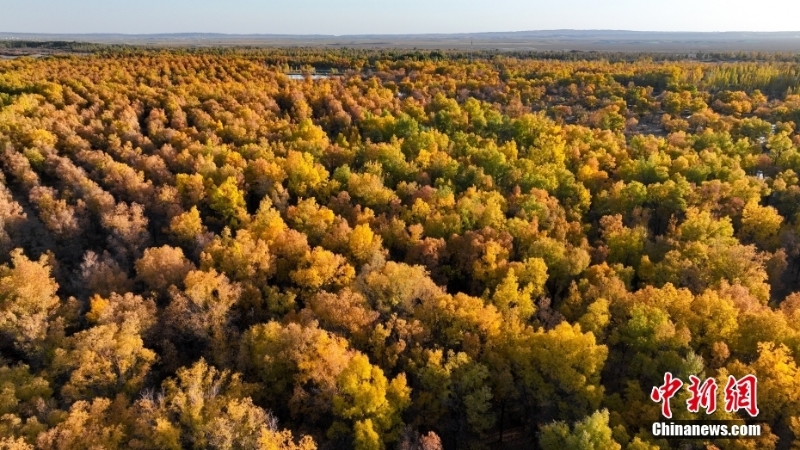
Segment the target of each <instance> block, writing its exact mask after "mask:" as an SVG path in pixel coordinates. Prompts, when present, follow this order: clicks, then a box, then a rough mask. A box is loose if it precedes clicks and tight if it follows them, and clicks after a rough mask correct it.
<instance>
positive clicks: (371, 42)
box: [0, 30, 800, 53]
mask: <svg viewBox="0 0 800 450" xmlns="http://www.w3.org/2000/svg"><path fill="white" fill-rule="evenodd" d="M3 40H6V41H7V40H25V41H76V42H89V43H98V44H132V45H153V46H199V47H205V46H238V45H249V46H324V47H328V48H330V47H358V48H369V47H377V48H392V47H397V48H461V49H463V48H475V49H492V50H509V51H511V50H538V51H550V50H557V51H562V50H578V51H647V52H692V51H725V52H730V51H770V52H773V51H779V52H792V53H794V52H800V32H794V31H787V32H773V33H765V32H719V33H709V32H662V31H625V30H538V31H516V32H488V33H458V34H391V35H384V34H366V35H341V36H335V35H322V34H319V35H286V34H220V33H174V34H37V33H0V42H2V41H3Z"/></svg>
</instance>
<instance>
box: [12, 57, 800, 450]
mask: <svg viewBox="0 0 800 450" xmlns="http://www.w3.org/2000/svg"><path fill="white" fill-rule="evenodd" d="M573 59H574V58H573ZM290 65H291V66H298V65H305V68H306V69H308V68H309V67H311V65H317V66H320V67H322V66H325V67H327V68H330V67H335V68H337V70H336V71H335V73H334V75H332V76H330V77H327V78H321V79H312V78H311V77H306V78H304V79H300V80H298V79H293V78H290V77H288V76H287V75H286V73H285V72H286V69H287V68H288V67H289V66H290ZM798 88H800V67H798V65H797V63H795V62H779V61H771V62H764V63H763V64H753V63H749V62H728V63H722V62H701V61H697V60H674V61H669V60H665V61H654V60H653V59H647V58H643V59H638V60H635V61H629V62H623V61H620V62H609V60H607V59H604V58H602V57H596V58H592V59H574V60H567V59H564V60H557V59H537V58H531V57H528V58H526V57H510V56H503V55H501V54H480V55H478V56H477V57H474V58H473V57H471V56H463V57H462V56H459V55H455V54H454V55H448V54H447V53H438V52H436V53H435V54H434V53H424V52H416V53H409V54H402V53H401V52H382V53H380V52H377V51H375V52H371V51H348V50H342V51H330V52H323V51H317V50H270V51H252V52H244V51H242V52H234V51H231V52H212V51H206V52H188V51H182V52H177V51H163V52H155V51H150V52H129V53H120V52H106V53H100V54H95V55H89V56H67V57H49V58H44V59H40V60H34V59H30V58H21V59H17V60H13V61H4V62H1V63H0V168H1V169H2V176H0V449H6V448H7V449H34V448H35V449H43V450H49V449H54V450H55V449H58V450H62V449H64V450H66V449H87V448H91V449H101V448H102V449H116V448H120V449H121V448H134V449H162V448H163V449H183V448H187V449H205V448H218V449H265V450H288V449H292V450H295V449H297V450H310V449H313V448H320V449H336V448H356V449H359V450H367V449H376V450H377V449H390V448H398V449H404V450H412V449H426V450H434V449H441V448H448V449H449V448H453V449H455V448H492V447H494V448H501V447H499V446H500V445H501V443H503V445H505V444H507V445H518V446H521V447H519V448H531V447H533V448H543V449H566V448H582V449H623V448H624V449H656V448H670V447H671V446H677V445H684V444H685V443H680V442H678V441H671V442H668V441H665V440H658V439H656V438H654V437H653V436H652V435H651V434H650V433H649V426H650V424H651V423H652V422H653V421H654V420H657V419H659V417H660V405H659V404H657V403H654V402H653V401H651V400H650V399H649V393H650V391H651V389H652V387H653V386H657V385H658V384H659V383H660V382H661V380H662V379H663V376H664V373H665V372H668V371H669V372H672V373H674V374H676V376H680V377H682V378H683V379H687V380H688V377H689V376H690V375H695V376H697V377H699V378H701V379H706V378H709V377H713V378H715V379H717V380H725V379H727V377H728V375H734V376H739V377H740V376H743V375H746V374H754V375H756V376H757V377H758V380H759V388H760V389H761V391H760V392H759V408H760V410H761V415H760V416H759V420H761V421H762V422H763V423H765V424H766V425H767V429H766V430H765V434H764V436H762V437H761V438H760V439H757V440H741V441H717V442H710V441H709V442H707V443H704V442H702V441H696V442H694V444H692V445H697V446H698V447H695V448H716V447H705V446H706V445H709V446H711V445H716V446H718V447H719V448H741V449H748V448H790V447H791V448H794V447H792V446H798V445H800V397H799V396H800V369H798V367H797V361H798V358H800V294H797V293H793V292H794V291H796V290H800V281H799V280H800V279H799V278H798V274H800V215H798V213H800V175H798V174H800V136H799V135H798V134H797V132H796V130H795V127H796V122H797V121H798V120H799V119H800V96H798V95H796V94H795V92H796V90H797V89H798ZM798 92H800V91H798ZM686 395H688V394H686V393H681V394H679V395H678V396H677V397H676V400H673V401H674V402H676V403H675V405H678V403H680V402H683V403H684V404H685V400H686V398H685V396H686ZM673 409H674V411H675V416H676V418H678V419H690V418H694V417H695V416H693V415H692V414H690V413H688V412H687V411H686V409H685V408H684V407H682V406H680V407H679V406H674V408H673ZM712 418H714V419H731V418H733V415H732V414H729V413H725V412H724V410H721V411H717V412H716V413H715V414H714V415H713V417H712ZM509 439H511V441H512V443H511V444H509ZM504 441H505V442H504ZM513 442H516V444H514V443H513ZM699 446H702V447H699ZM509 448H517V447H509ZM681 448H684V447H681Z"/></svg>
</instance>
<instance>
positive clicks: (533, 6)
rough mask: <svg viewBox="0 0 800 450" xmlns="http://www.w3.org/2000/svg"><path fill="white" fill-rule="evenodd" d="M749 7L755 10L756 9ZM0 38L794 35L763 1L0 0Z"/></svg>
mask: <svg viewBox="0 0 800 450" xmlns="http://www.w3.org/2000/svg"><path fill="white" fill-rule="evenodd" d="M756 6H757V7H756ZM0 10H2V11H3V14H2V15H0V32H9V33H53V34H90V33H120V34H168V33H224V34H294V35H310V34H322V35H337V36H340V35H365V34H449V33H482V32H514V31H528V30H595V31H597V30H626V31H653V32H670V31H675V32H714V31H716V32H723V31H762V32H774V31H797V30H798V29H799V28H800V27H798V25H797V22H796V20H795V17H796V16H797V14H798V13H800V2H798V3H794V2H792V3H790V2H785V1H783V0H762V1H760V2H758V3H757V5H756V4H754V2H752V1H746V0H728V1H726V0H673V1H671V2H669V3H667V4H666V5H665V4H664V2H661V1H657V0H638V1H637V0H618V1H615V2H613V4H600V2H597V1H592V0H562V1H560V2H557V3H556V2H551V1H542V0H528V1H525V0H494V1H491V2H490V1H485V0H461V1H457V0H429V1H425V0H405V1H399V0H388V1H384V2H381V4H380V5H378V4H376V2H368V1H366V0H345V1H340V2H337V3H335V4H334V3H333V2H325V1H322V0H294V1H285V0H279V1H267V2H259V1H257V0H229V1H227V2H225V4H220V3H219V2H213V1H211V0H174V1H171V2H170V3H169V4H166V3H165V2H158V1H156V0H138V1H135V2H134V1H131V0H123V1H115V2H104V1H101V0H82V1H72V2H67V1H65V0H27V1H25V2H20V1H19V0H0Z"/></svg>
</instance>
